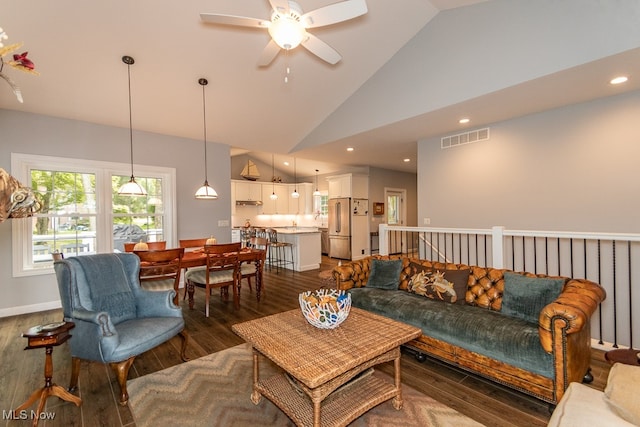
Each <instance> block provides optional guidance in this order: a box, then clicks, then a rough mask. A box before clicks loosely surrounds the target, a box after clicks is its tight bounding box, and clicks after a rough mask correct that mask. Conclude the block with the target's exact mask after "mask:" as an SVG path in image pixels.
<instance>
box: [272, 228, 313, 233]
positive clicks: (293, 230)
mask: <svg viewBox="0 0 640 427" xmlns="http://www.w3.org/2000/svg"><path fill="white" fill-rule="evenodd" d="M276 231H277V232H278V233H280V234H309V233H320V230H318V228H317V227H282V228H280V227H276Z"/></svg>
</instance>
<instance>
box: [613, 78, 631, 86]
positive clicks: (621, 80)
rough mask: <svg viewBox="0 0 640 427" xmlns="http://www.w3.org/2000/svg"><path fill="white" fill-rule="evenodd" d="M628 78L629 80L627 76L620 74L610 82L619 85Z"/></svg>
mask: <svg viewBox="0 0 640 427" xmlns="http://www.w3.org/2000/svg"><path fill="white" fill-rule="evenodd" d="M627 80H629V78H628V77H627V76H618V77H616V78H613V79H611V80H610V81H609V83H611V84H612V85H619V84H620V83H624V82H626V81H627Z"/></svg>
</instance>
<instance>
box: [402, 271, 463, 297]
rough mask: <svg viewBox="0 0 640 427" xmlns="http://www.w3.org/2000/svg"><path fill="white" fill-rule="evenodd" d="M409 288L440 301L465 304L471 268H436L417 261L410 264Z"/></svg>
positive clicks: (411, 290) (410, 290)
mask: <svg viewBox="0 0 640 427" xmlns="http://www.w3.org/2000/svg"><path fill="white" fill-rule="evenodd" d="M409 267H410V269H411V273H412V276H411V279H410V280H409V285H408V290H409V292H413V293H415V294H418V295H422V296H424V297H427V298H431V299H434V300H438V301H444V302H449V303H455V302H458V303H460V304H464V301H465V296H466V292H467V282H468V281H469V274H470V273H471V270H469V269H466V270H437V269H436V270H434V269H432V268H430V267H425V266H423V265H420V264H417V263H411V264H410V265H409Z"/></svg>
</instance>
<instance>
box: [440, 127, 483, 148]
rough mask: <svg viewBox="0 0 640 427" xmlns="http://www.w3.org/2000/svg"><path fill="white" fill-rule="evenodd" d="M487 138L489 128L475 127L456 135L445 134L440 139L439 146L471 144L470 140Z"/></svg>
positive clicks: (449, 146)
mask: <svg viewBox="0 0 640 427" xmlns="http://www.w3.org/2000/svg"><path fill="white" fill-rule="evenodd" d="M488 139H489V128H484V129H476V130H472V131H469V132H464V133H459V134H457V135H450V136H445V137H443V138H442V139H441V140H440V148H442V149H445V148H451V147H457V146H458V145H463V144H471V143H472V142H478V141H486V140H488Z"/></svg>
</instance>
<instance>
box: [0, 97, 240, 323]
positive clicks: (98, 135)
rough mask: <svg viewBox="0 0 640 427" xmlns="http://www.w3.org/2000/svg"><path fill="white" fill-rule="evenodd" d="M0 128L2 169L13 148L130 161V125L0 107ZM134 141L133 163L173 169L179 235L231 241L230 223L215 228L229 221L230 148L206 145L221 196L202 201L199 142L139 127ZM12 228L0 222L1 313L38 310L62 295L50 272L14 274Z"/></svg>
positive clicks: (8, 167)
mask: <svg viewBox="0 0 640 427" xmlns="http://www.w3.org/2000/svg"><path fill="white" fill-rule="evenodd" d="M0 129H2V133H1V134H2V136H1V137H0V138H2V139H1V142H0V167H2V168H4V169H6V170H7V171H9V172H10V171H11V153H12V152H16V153H26V154H39V155H47V156H56V157H68V158H77V159H79V161H81V159H89V160H102V161H110V162H122V163H128V162H129V130H128V129H123V128H115V127H109V126H100V125H94V124H91V123H86V122H79V121H73V120H66V119H58V118H53V117H48V116H41V115H36V114H28V113H22V112H18V111H11V110H1V109H0ZM133 141H134V160H135V162H136V163H138V164H143V165H153V166H165V167H173V168H175V169H176V193H177V195H178V198H177V235H178V238H179V239H181V238H196V237H205V236H209V235H215V236H216V237H218V239H227V240H230V239H231V229H230V227H218V220H229V222H230V221H231V197H230V193H231V185H230V182H229V176H230V154H229V152H230V150H229V146H227V145H224V144H219V143H212V142H209V143H208V145H207V159H208V164H207V166H208V178H209V183H210V185H211V186H212V187H213V188H214V189H215V190H216V191H217V193H218V196H219V198H218V200H215V201H203V200H196V199H195V198H194V197H193V195H194V193H195V191H196V189H197V188H198V187H200V186H201V185H202V182H203V181H204V159H203V155H204V148H203V144H202V141H195V140H189V139H184V138H177V137H172V136H166V135H158V134H151V133H145V132H137V131H134V136H133ZM11 227H12V220H8V221H5V222H4V223H2V224H0V295H1V297H0V316H2V315H8V314H13V313H14V312H24V311H25V308H26V309H27V310H26V311H36V310H37V309H42V308H46V307H48V306H49V305H51V304H54V303H57V301H59V299H60V298H59V296H58V289H57V285H56V282H55V277H54V275H53V274H50V275H40V276H29V277H19V278H14V277H12V267H11V265H12V253H11ZM176 244H177V242H176ZM29 307H30V308H29Z"/></svg>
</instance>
